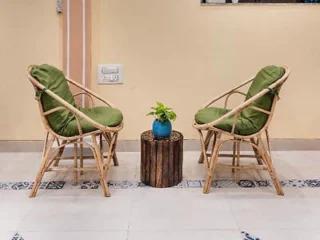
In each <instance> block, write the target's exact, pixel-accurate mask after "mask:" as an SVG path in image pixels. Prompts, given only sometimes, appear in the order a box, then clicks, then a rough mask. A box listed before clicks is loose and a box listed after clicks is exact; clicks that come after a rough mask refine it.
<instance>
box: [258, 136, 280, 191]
mask: <svg viewBox="0 0 320 240" xmlns="http://www.w3.org/2000/svg"><path fill="white" fill-rule="evenodd" d="M259 141H260V142H261V145H260V147H259V151H260V153H261V156H262V159H263V161H264V162H265V164H266V166H267V168H268V171H269V174H270V177H271V179H272V181H273V184H274V187H275V188H276V191H277V194H278V195H282V196H283V195H284V193H283V190H282V187H281V184H280V182H279V179H278V177H277V174H276V171H275V169H274V167H273V164H272V161H271V158H270V156H269V155H268V153H267V151H266V149H265V147H264V144H263V142H262V140H261V137H259Z"/></svg>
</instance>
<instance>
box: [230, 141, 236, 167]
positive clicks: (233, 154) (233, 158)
mask: <svg viewBox="0 0 320 240" xmlns="http://www.w3.org/2000/svg"><path fill="white" fill-rule="evenodd" d="M236 144H237V143H236V142H233V151H232V166H235V165H236V149H237V146H236ZM231 171H232V173H234V171H235V169H234V168H232V169H231Z"/></svg>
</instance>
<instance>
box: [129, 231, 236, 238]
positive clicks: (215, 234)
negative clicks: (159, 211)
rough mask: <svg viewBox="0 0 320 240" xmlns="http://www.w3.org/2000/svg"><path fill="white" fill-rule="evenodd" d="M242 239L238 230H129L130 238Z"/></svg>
mask: <svg viewBox="0 0 320 240" xmlns="http://www.w3.org/2000/svg"><path fill="white" fill-rule="evenodd" d="M150 239H152V240H163V239H166V240H177V239H183V240H195V239H196V240H208V239H214V240H242V238H241V234H240V232H239V231H237V230H216V231H180V232H176V231H175V232H156V231H155V232H136V231H129V236H128V240H150Z"/></svg>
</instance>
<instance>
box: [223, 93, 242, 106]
mask: <svg viewBox="0 0 320 240" xmlns="http://www.w3.org/2000/svg"><path fill="white" fill-rule="evenodd" d="M235 93H238V94H241V95H243V96H247V95H246V94H245V93H243V92H240V91H233V92H231V93H229V94H227V97H226V100H225V102H224V108H227V105H228V100H229V97H230V96H231V95H233V94H235Z"/></svg>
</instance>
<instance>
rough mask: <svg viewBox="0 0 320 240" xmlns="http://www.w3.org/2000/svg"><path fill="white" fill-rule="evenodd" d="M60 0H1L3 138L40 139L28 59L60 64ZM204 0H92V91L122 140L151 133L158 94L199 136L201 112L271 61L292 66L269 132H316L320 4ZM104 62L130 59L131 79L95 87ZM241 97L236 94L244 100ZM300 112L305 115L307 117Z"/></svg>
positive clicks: (178, 125)
mask: <svg viewBox="0 0 320 240" xmlns="http://www.w3.org/2000/svg"><path fill="white" fill-rule="evenodd" d="M55 2H56V1H55V0H46V1H43V0H32V1H20V0H0V6H1V7H0V31H1V37H0V46H1V47H0V72H1V75H0V76H1V79H0V100H1V101H0V109H1V112H2V116H1V118H0V140H38V139H43V133H44V130H43V126H42V123H41V121H40V117H39V114H38V110H37V107H36V102H35V101H34V99H33V95H34V93H33V89H32V87H31V85H30V83H29V82H28V80H27V79H26V77H25V68H26V67H27V66H28V65H29V64H31V63H43V62H47V63H49V64H53V65H56V66H58V67H61V68H62V62H61V59H62V57H61V56H62V47H61V38H62V37H61V22H62V21H61V19H60V18H61V16H59V15H57V14H56V10H55V8H56V6H55ZM199 2H200V1H198V0H175V1H172V0H160V1H159V0H134V1H129V0H126V1H119V0H94V1H92V5H93V6H92V8H93V9H92V18H93V19H92V41H93V44H92V54H93V55H92V57H93V59H92V69H93V71H92V81H91V82H92V88H93V89H94V90H96V91H97V92H99V93H100V94H101V95H103V96H104V97H106V98H108V99H109V100H111V102H113V103H115V104H116V106H118V107H119V108H120V109H122V110H123V112H124V115H125V128H124V130H123V132H122V133H121V135H120V138H121V139H138V138H139V136H140V133H141V132H142V131H144V130H146V129H150V127H151V123H152V120H153V119H152V118H151V117H145V113H146V112H148V111H149V107H150V106H152V105H153V104H154V103H155V101H156V100H160V101H164V102H165V103H166V104H167V105H169V106H171V107H173V108H174V109H175V110H176V112H177V114H178V119H177V121H176V122H175V123H174V127H175V129H177V130H180V131H182V132H183V133H184V135H185V137H186V138H197V134H196V131H195V130H194V129H193V128H192V127H191V123H192V119H193V114H194V113H195V111H196V110H197V109H198V108H199V107H200V106H201V105H203V104H204V103H205V102H207V101H208V100H209V99H211V98H212V97H213V96H215V95H217V94H218V93H220V92H221V91H224V90H226V89H228V88H230V87H232V86H234V85H236V84H238V83H239V82H241V81H243V80H244V79H246V78H247V77H249V76H251V75H252V74H253V73H255V72H256V71H257V70H258V69H259V68H261V67H262V66H265V65H267V64H287V65H288V66H290V67H291V69H292V75H291V77H290V79H289V81H288V82H287V83H286V86H285V87H284V88H283V90H282V93H281V97H282V100H281V101H280V102H279V105H278V108H277V111H276V115H275V119H274V122H273V124H272V129H271V130H272V136H273V137H275V138H319V136H320V129H319V128H318V127H313V126H316V125H317V124H318V122H319V121H320V111H319V106H318V105H319V102H320V96H319V95H318V94H317V91H318V89H319V87H320V81H319V76H320V65H319V63H320V54H319V53H320V45H319V42H320V32H319V26H320V7H318V6H300V5H289V6H237V7H236V6H234V7H233V6H230V7H200V4H199ZM98 63H123V64H124V66H125V84H123V85H118V86H100V85H97V84H96V70H95V69H96V65H97V64H98ZM238 100H239V99H238ZM298 115H300V116H304V119H302V118H299V117H298Z"/></svg>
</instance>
